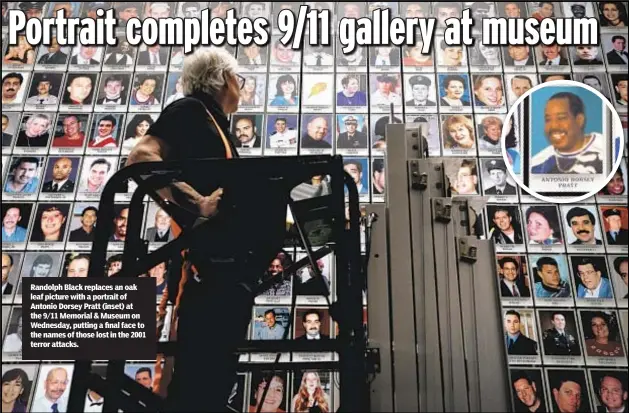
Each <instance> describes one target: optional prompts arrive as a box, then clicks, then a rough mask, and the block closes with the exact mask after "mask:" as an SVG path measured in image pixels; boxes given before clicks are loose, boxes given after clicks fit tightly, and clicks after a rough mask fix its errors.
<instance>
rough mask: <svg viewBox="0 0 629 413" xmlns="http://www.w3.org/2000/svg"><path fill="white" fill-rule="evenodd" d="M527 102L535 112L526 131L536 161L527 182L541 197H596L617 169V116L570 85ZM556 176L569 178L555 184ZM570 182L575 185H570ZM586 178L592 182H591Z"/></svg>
mask: <svg viewBox="0 0 629 413" xmlns="http://www.w3.org/2000/svg"><path fill="white" fill-rule="evenodd" d="M527 100H528V102H525V107H524V109H525V110H528V111H529V113H530V119H531V122H530V124H531V126H530V130H529V129H528V128H523V129H524V133H525V134H526V133H529V134H530V135H529V140H528V141H529V144H528V156H529V157H530V162H529V171H528V172H529V173H528V174H525V176H524V183H525V184H526V185H527V186H528V187H529V188H530V189H531V190H532V191H534V192H537V193H560V194H565V195H570V194H581V193H587V192H590V191H591V190H592V189H594V188H595V187H596V186H597V185H602V184H603V183H604V182H606V181H607V179H606V178H607V176H608V175H609V173H610V171H611V168H612V167H613V165H614V159H613V153H614V147H613V146H614V145H615V143H613V142H612V139H610V138H609V135H610V133H611V131H610V126H609V123H610V122H608V121H607V119H609V118H608V117H609V116H610V115H611V113H610V111H609V110H608V109H607V107H606V106H605V104H604V102H602V100H601V99H600V97H598V96H597V95H595V94H594V93H592V92H590V91H589V90H585V89H583V88H578V87H574V86H567V85H566V86H549V87H546V88H544V89H540V90H538V91H537V92H536V93H535V94H534V95H531V96H530V97H529V98H528V99H527ZM566 112H567V113H568V117H567V118H565V116H564V115H563V114H564V113H566ZM525 142H526V139H525ZM562 154H570V156H569V157H567V156H562ZM551 177H561V178H564V179H562V180H560V181H557V180H555V181H552V182H550V181H549V178H551ZM570 177H573V178H574V182H573V180H570V181H568V182H566V181H565V179H570ZM581 177H584V178H585V177H587V178H588V180H587V182H583V178H581ZM577 188H578V189H577Z"/></svg>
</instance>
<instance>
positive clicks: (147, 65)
mask: <svg viewBox="0 0 629 413" xmlns="http://www.w3.org/2000/svg"><path fill="white" fill-rule="evenodd" d="M135 47H137V48H138V58H137V60H136V62H135V65H136V67H135V70H136V71H146V72H165V71H166V69H167V68H168V58H169V57H170V54H171V53H170V47H169V46H162V45H160V44H159V43H155V44H154V45H152V46H148V45H147V44H145V43H141V44H140V45H139V46H135ZM182 58H183V55H182ZM182 63H183V62H182Z"/></svg>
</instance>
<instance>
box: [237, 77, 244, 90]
mask: <svg viewBox="0 0 629 413" xmlns="http://www.w3.org/2000/svg"><path fill="white" fill-rule="evenodd" d="M236 78H237V79H238V87H240V89H242V88H244V87H245V81H246V79H245V78H244V76H241V75H239V74H238V73H236Z"/></svg>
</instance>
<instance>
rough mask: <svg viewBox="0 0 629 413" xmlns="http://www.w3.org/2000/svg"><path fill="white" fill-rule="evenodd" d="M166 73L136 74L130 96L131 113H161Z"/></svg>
mask: <svg viewBox="0 0 629 413" xmlns="http://www.w3.org/2000/svg"><path fill="white" fill-rule="evenodd" d="M165 78H166V75H165V74H164V73H151V72H148V73H138V72H136V73H135V77H134V79H133V87H132V90H131V92H130V95H129V112H159V111H161V110H162V103H161V102H162V94H163V92H164V81H165Z"/></svg>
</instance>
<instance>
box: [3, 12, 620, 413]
mask: <svg viewBox="0 0 629 413" xmlns="http://www.w3.org/2000/svg"><path fill="white" fill-rule="evenodd" d="M300 4H303V3H298V2H277V3H273V4H271V3H270V2H242V3H241V2H115V3H114V2H3V3H2V25H3V35H2V36H3V37H2V44H3V46H2V56H3V57H2V251H3V253H2V303H3V308H2V338H3V347H2V358H3V367H2V383H3V386H4V384H5V382H7V383H9V382H10V383H14V384H17V385H20V386H22V388H23V389H24V391H22V392H21V393H20V394H19V395H16V396H15V400H13V401H12V403H14V406H19V405H24V406H27V407H28V409H30V410H32V411H44V410H45V411H49V410H50V408H51V403H53V400H56V401H58V406H57V407H58V409H59V411H64V408H65V407H64V406H65V403H67V396H68V393H69V388H70V386H71V383H72V364H71V362H70V361H67V360H66V361H59V360H58V361H51V360H23V359H22V356H21V345H22V339H21V331H22V330H21V329H22V326H21V322H22V308H21V303H22V290H21V289H22V279H23V278H24V277H81V276H85V275H86V274H87V269H88V268H89V263H90V256H89V252H90V248H91V241H92V238H93V229H94V226H95V225H96V223H97V220H98V200H99V195H100V193H101V191H102V189H103V187H104V185H105V184H106V183H107V181H108V179H109V178H110V177H111V176H112V175H113V174H114V173H115V172H116V171H117V170H118V169H120V168H121V167H123V166H124V164H125V161H126V157H127V156H128V154H129V152H130V150H131V149H132V148H133V147H134V145H135V144H136V143H137V142H138V140H139V139H141V138H142V136H144V134H145V133H146V131H147V130H148V128H149V127H150V125H152V124H153V123H154V122H155V120H156V119H157V117H158V116H159V112H160V111H161V110H162V108H164V107H165V106H167V105H168V104H169V103H171V102H173V101H174V100H176V99H179V98H181V97H182V92H181V87H180V83H179V77H180V73H181V70H182V65H183V57H184V55H183V53H182V49H181V47H166V46H150V47H148V46H147V45H144V44H142V45H139V46H131V45H130V44H129V43H128V42H127V41H126V39H125V38H124V34H123V33H122V32H121V33H120V36H119V42H118V45H117V46H116V47H110V46H108V47H93V46H83V45H77V46H75V47H66V46H60V45H59V44H58V43H57V41H56V39H53V41H52V43H51V44H50V45H35V46H33V45H29V44H28V43H27V42H26V40H25V38H23V37H22V38H20V42H19V44H18V45H16V46H8V45H7V43H6V23H7V21H6V12H7V10H9V9H13V8H18V9H22V10H24V11H25V12H26V14H27V16H28V17H29V18H41V17H42V16H44V17H46V16H51V15H53V14H54V13H55V12H56V11H57V10H59V9H62V8H63V9H65V11H66V15H71V16H79V15H80V16H95V10H96V9H98V8H105V9H107V8H110V7H114V8H115V9H116V13H117V16H118V18H119V21H120V26H121V27H124V25H125V23H126V20H127V19H129V18H131V17H136V16H137V17H140V18H146V17H153V18H159V17H168V16H181V17H196V16H199V13H200V11H201V10H203V9H205V8H210V9H211V12H212V16H214V17H223V16H225V13H226V11H227V10H228V9H230V8H235V9H236V10H237V13H238V15H239V16H247V17H258V16H264V17H269V18H270V20H271V30H272V33H271V34H272V36H271V41H270V43H269V44H268V45H267V46H264V47H258V46H255V45H251V46H247V47H244V46H239V47H230V46H225V48H226V49H227V50H229V51H230V53H232V54H233V55H234V56H235V57H236V59H237V60H238V63H239V65H240V67H241V74H242V75H243V76H244V77H245V78H246V82H245V86H244V88H243V89H242V92H241V101H240V109H239V112H238V113H237V114H235V115H233V116H232V118H231V128H232V130H231V132H232V133H233V135H234V138H235V143H236V145H237V147H238V148H239V152H240V153H241V154H242V155H243V156H290V155H297V154H303V155H308V154H341V155H343V156H344V158H345V164H346V166H345V168H346V170H347V172H348V173H350V174H351V175H352V176H353V177H354V178H355V182H356V185H357V187H358V190H359V193H360V197H361V202H364V203H370V202H374V203H376V202H384V195H385V191H386V182H385V170H384V167H385V165H384V156H385V153H386V146H387V143H386V138H385V125H386V124H387V123H390V122H403V121H404V122H414V123H418V124H420V126H421V128H422V134H423V135H424V136H425V137H426V140H427V143H428V152H429V155H430V156H431V157H439V156H443V157H448V158H452V159H456V160H458V161H460V165H459V166H460V167H458V168H457V169H456V176H455V177H454V178H456V179H452V182H456V184H455V185H453V186H452V188H451V189H452V191H451V192H452V194H456V195H470V196H474V195H485V196H488V197H490V198H489V201H490V202H489V204H488V205H487V207H486V208H485V211H484V217H485V218H484V221H483V222H480V225H481V226H483V227H484V228H483V229H482V233H484V234H485V236H487V237H492V238H493V239H495V240H496V242H497V249H498V252H499V254H498V259H499V269H498V271H499V273H498V274H497V282H499V283H500V291H501V296H502V303H503V308H502V309H496V311H503V313H504V319H505V345H507V346H508V348H509V350H508V352H509V367H510V369H511V373H512V374H511V381H512V386H511V389H512V390H513V400H514V407H515V408H516V410H525V409H527V408H528V407H533V406H535V405H536V404H537V403H543V404H544V405H545V406H548V407H549V408H551V409H554V410H555V411H557V410H558V409H559V407H558V406H557V404H558V403H565V400H563V399H562V398H561V397H559V396H561V393H560V392H559V391H558V389H561V390H564V388H563V387H562V386H564V381H565V380H564V379H565V378H570V380H572V382H571V383H576V385H577V386H578V389H575V388H572V389H571V390H573V391H578V392H580V394H581V399H580V400H581V401H580V406H579V407H578V408H577V410H580V411H590V409H591V408H596V407H597V406H602V405H603V404H604V405H606V406H607V407H608V408H612V407H613V403H614V401H613V400H612V399H613V397H611V396H610V395H618V394H622V391H627V374H626V371H625V372H623V370H624V369H626V366H627V355H626V354H627V350H628V346H627V332H628V326H627V302H628V300H627V258H626V256H627V233H628V230H629V223H628V219H629V214H628V211H627V207H626V204H627V187H628V182H627V161H626V158H624V159H623V161H622V165H621V168H620V170H619V171H618V172H617V173H616V175H615V176H614V177H613V178H612V180H611V181H610V182H609V184H608V185H607V186H606V187H605V188H604V189H603V191H602V192H601V193H600V194H598V195H596V196H595V197H593V198H591V199H588V200H586V201H584V202H583V203H581V204H580V205H552V204H550V205H549V204H542V203H540V202H539V201H538V200H537V199H536V198H534V197H531V196H530V195H528V194H526V193H521V192H520V190H519V189H518V187H517V186H516V184H515V183H514V182H512V181H511V178H510V176H509V175H508V173H506V167H505V163H504V161H503V160H502V157H501V149H500V144H499V140H500V135H501V130H502V125H503V120H504V117H505V116H506V113H507V111H508V109H509V108H510V106H511V105H513V103H514V102H515V101H516V99H517V98H518V97H519V96H521V95H522V94H523V93H525V92H526V91H527V90H529V89H530V88H532V87H533V86H535V85H537V84H539V83H541V82H547V81H551V80H555V79H572V80H576V81H580V82H583V83H585V84H587V85H589V86H592V87H594V88H595V89H597V90H599V91H600V92H601V93H602V94H603V95H604V96H606V97H607V98H608V99H609V100H610V101H611V102H612V103H613V104H614V106H615V107H616V108H617V110H618V112H619V113H620V114H621V119H622V121H623V126H624V127H625V137H626V125H627V74H626V73H627V60H628V54H627V38H628V34H627V26H628V24H629V22H628V17H627V9H628V8H627V3H625V2H564V3H559V2H501V3H494V2H464V3H461V2H433V3H429V2H421V3H413V2H399V3H398V2H369V3H367V2H307V3H305V4H308V5H309V6H311V7H315V8H327V9H329V10H331V11H332V16H333V17H334V18H335V19H339V18H341V17H362V16H368V15H370V12H371V11H372V10H373V9H376V8H381V7H389V8H390V9H391V11H392V14H393V16H402V17H428V16H434V17H436V18H437V19H438V22H439V23H438V29H437V35H436V37H435V38H434V40H433V41H434V43H433V45H432V50H431V52H430V53H429V54H427V55H426V54H422V53H421V49H422V45H423V41H424V40H423V39H421V38H419V37H418V38H417V39H416V42H415V45H413V46H402V47H392V46H378V47H377V46H373V47H359V48H358V49H357V50H356V51H355V52H354V53H352V54H349V55H345V54H343V53H342V51H341V45H340V43H339V42H338V38H337V37H334V39H335V41H334V42H333V43H332V44H330V45H329V46H309V45H305V46H304V48H303V50H291V49H289V48H286V47H284V46H282V45H281V44H280V43H279V42H278V39H279V38H280V35H281V34H280V33H279V31H278V30H277V28H276V27H275V22H274V21H273V18H272V17H271V16H277V13H278V10H282V9H286V8H292V9H294V10H296V9H297V8H298V7H299V5H300ZM468 7H469V8H472V11H473V15H474V16H475V17H476V18H482V17H486V16H487V17H490V16H501V17H528V16H531V17H535V18H537V19H540V20H541V19H543V18H553V17H556V16H564V17H583V16H586V17H594V18H596V19H598V20H599V22H600V24H601V43H600V45H598V46H597V47H594V46H576V47H567V46H558V45H554V46H537V47H528V46H509V47H489V46H484V45H480V44H479V41H478V40H479V39H480V32H479V31H478V30H479V27H480V25H476V26H475V29H474V38H475V39H476V40H477V41H476V42H475V45H474V46H469V47H454V46H448V45H446V44H445V42H444V41H443V26H444V21H445V20H446V19H447V18H449V17H456V16H459V15H460V13H461V10H462V9H463V8H468ZM335 25H336V21H334V22H333V24H332V26H333V30H332V33H333V35H334V36H336V34H335V31H334V26H335ZM391 104H393V110H394V112H393V118H391V116H390V110H391ZM507 146H508V150H507V152H508V153H509V154H510V156H518V154H517V151H510V150H509V149H512V148H515V147H517V142H516V141H514V142H508V144H507ZM625 156H626V153H625ZM133 190H134V188H133V186H132V185H129V188H128V193H127V194H121V195H119V197H118V198H117V202H118V203H119V205H118V208H117V218H116V220H115V226H114V233H113V234H112V236H111V240H110V241H111V242H110V244H109V245H110V248H109V249H110V252H109V255H108V261H107V269H106V272H107V273H108V274H113V273H115V272H116V271H118V270H119V269H120V266H121V255H120V254H121V252H122V242H121V241H123V240H124V238H125V236H126V222H127V214H128V210H127V209H126V204H127V203H128V202H129V200H130V196H131V194H132V193H133ZM261 219H262V218H261ZM144 231H145V232H144V233H145V238H146V239H147V240H148V241H149V243H150V245H151V247H157V246H159V245H160V243H163V242H167V241H169V240H171V239H172V233H171V231H170V217H168V216H167V215H166V214H165V213H164V211H162V210H160V209H159V208H157V207H156V205H155V204H153V203H150V202H149V203H147V205H146V211H145V224H144ZM302 256H303V252H301V251H298V250H290V251H288V250H287V251H285V252H284V253H282V254H280V255H278V257H277V258H276V259H275V260H274V261H273V262H272V263H270V266H269V270H270V272H271V273H277V272H280V271H281V270H282V268H283V267H285V266H286V265H287V264H288V263H290V262H292V261H294V260H296V259H299V258H301V257H302ZM333 264H334V260H333V259H332V258H331V257H326V258H324V259H322V260H320V261H319V262H318V265H319V267H320V269H321V270H322V272H323V275H324V277H325V278H326V282H327V284H328V285H329V286H330V292H331V295H332V297H333V296H334V294H335V285H334V284H335V283H334V279H335V271H334V265H333ZM168 271H169V268H168V266H167V265H166V264H161V265H158V266H157V267H155V268H153V269H152V270H151V272H150V276H151V277H154V278H155V279H156V299H157V300H159V297H160V294H161V293H162V292H163V289H164V286H165V279H166V277H167V274H168ZM312 274H313V271H312V269H308V268H306V269H304V270H303V271H302V273H301V274H300V276H299V277H298V278H297V279H295V280H293V281H292V282H286V283H284V284H281V285H279V286H276V288H274V289H273V290H271V291H268V292H266V293H265V294H263V295H261V296H260V297H258V298H257V299H256V307H255V308H254V311H253V314H252V322H251V330H250V338H251V339H274V338H279V337H281V333H280V332H281V331H283V329H284V328H286V327H287V326H288V322H289V318H292V319H293V324H292V325H293V328H292V330H294V331H291V332H290V333H289V337H291V338H294V339H307V338H315V339H325V338H327V337H334V336H335V333H336V326H335V323H334V322H333V320H331V318H330V316H329V313H328V311H327V308H326V301H325V299H324V298H323V297H321V296H319V295H318V294H319V293H320V291H319V290H317V289H316V288H315V285H314V284H316V283H313V282H312V280H313V278H312ZM309 281H311V282H309ZM293 294H297V295H298V297H297V310H296V313H295V314H292V315H291V314H290V303H291V297H292V295H293ZM157 300H156V303H157ZM169 311H172V310H171V309H169ZM480 328H482V327H480ZM164 331H165V334H164V336H162V337H161V340H168V333H167V332H168V329H167V328H165V329H164ZM515 338H518V339H517V340H514V343H510V341H509V340H511V339H515ZM334 356H335V355H333V354H329V355H320V356H319V357H318V358H317V357H315V356H314V355H312V354H292V355H290V354H286V355H284V357H282V360H283V361H287V362H290V361H309V360H328V359H329V360H332V359H333V357H334ZM274 357H275V355H268V354H251V355H249V356H247V357H245V359H246V361H251V362H255V361H268V360H270V359H274ZM98 369H100V370H98ZM96 371H102V374H104V371H105V370H104V366H100V367H97V369H96ZM126 371H127V374H128V375H129V376H131V377H133V378H135V380H136V381H138V382H139V383H141V384H143V385H145V386H147V387H151V386H152V381H153V376H154V362H153V363H151V361H150V360H146V361H137V362H130V363H129V365H128V366H127V369H126ZM262 382H263V377H262V376H260V375H258V374H242V375H241V376H240V379H239V382H238V383H237V385H236V386H235V388H234V389H235V390H234V394H233V397H232V398H231V399H230V406H231V407H232V408H233V409H234V410H235V411H247V410H249V409H253V408H255V407H256V405H257V404H258V403H259V400H260V397H261V391H260V389H263V388H264V387H263V386H262V387H261V383H262ZM619 383H620V384H619ZM53 384H54V386H53ZM570 385H571V386H573V387H574V385H573V384H570ZM55 386H56V387H55ZM270 386H271V387H270V388H271V390H275V391H274V392H272V393H273V394H275V395H276V397H273V398H272V399H271V401H267V403H271V404H272V406H265V408H266V407H269V408H270V410H269V411H272V410H273V409H276V410H277V411H305V410H304V406H306V405H307V401H308V400H307V399H308V396H307V395H308V394H309V393H308V390H307V389H312V388H317V389H320V390H321V391H319V392H317V393H316V394H318V398H319V399H318V402H317V403H318V406H319V407H324V406H326V408H327V407H328V406H329V409H333V408H334V406H338V403H339V400H338V391H337V390H338V380H337V377H336V376H335V374H334V372H330V371H304V372H295V373H292V372H287V373H283V374H279V375H277V376H274V377H273V379H272V380H271V383H270ZM619 386H620V387H619ZM619 389H620V390H619ZM619 391H620V392H621V393H618V392H619ZM270 393H271V392H270ZM16 394H17V393H16ZM304 397H305V399H304ZM3 402H4V400H3ZM99 403H100V404H99ZM99 409H102V398H101V396H100V395H98V394H96V393H94V392H90V393H89V394H88V395H86V411H100V410H99ZM16 411H17V410H16ZM324 411H328V410H324Z"/></svg>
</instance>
